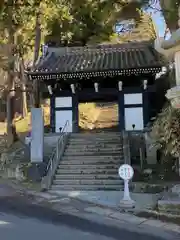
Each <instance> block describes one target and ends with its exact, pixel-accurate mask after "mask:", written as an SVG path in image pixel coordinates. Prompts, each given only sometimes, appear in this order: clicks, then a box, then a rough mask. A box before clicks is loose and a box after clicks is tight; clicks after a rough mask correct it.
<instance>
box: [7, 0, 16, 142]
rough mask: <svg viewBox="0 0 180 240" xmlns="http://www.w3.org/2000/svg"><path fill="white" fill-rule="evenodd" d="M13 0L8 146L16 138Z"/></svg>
mask: <svg viewBox="0 0 180 240" xmlns="http://www.w3.org/2000/svg"><path fill="white" fill-rule="evenodd" d="M12 14H13V1H11V4H10V5H9V9H8V20H9V22H8V29H7V31H8V44H9V46H10V48H11V50H10V51H9V56H8V79H7V80H8V95H7V141H8V146H10V145H11V144H12V143H13V142H14V141H15V140H16V139H17V134H16V127H15V123H14V121H13V120H14V114H15V111H14V110H15V109H14V107H15V106H14V105H15V83H14V70H15V59H14V57H15V56H14V49H13V46H15V43H16V41H15V31H14V29H13V20H12Z"/></svg>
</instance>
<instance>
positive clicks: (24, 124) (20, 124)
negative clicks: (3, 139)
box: [0, 106, 50, 135]
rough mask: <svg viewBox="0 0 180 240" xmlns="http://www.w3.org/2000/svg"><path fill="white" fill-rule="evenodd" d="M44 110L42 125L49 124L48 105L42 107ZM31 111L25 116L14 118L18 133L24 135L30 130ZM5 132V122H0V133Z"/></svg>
mask: <svg viewBox="0 0 180 240" xmlns="http://www.w3.org/2000/svg"><path fill="white" fill-rule="evenodd" d="M43 111H44V125H45V126H47V125H49V124H50V109H49V107H48V106H46V107H43ZM30 124H31V113H28V115H27V117H25V118H23V119H19V120H15V125H16V131H17V133H18V134H20V135H26V134H27V132H28V131H30ZM4 133H6V123H1V124H0V134H4Z"/></svg>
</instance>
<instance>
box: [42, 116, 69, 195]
mask: <svg viewBox="0 0 180 240" xmlns="http://www.w3.org/2000/svg"><path fill="white" fill-rule="evenodd" d="M69 126H70V124H69V121H68V120H67V121H66V123H65V125H64V127H63V129H62V131H61V132H62V135H61V136H60V137H59V139H58V141H57V145H56V147H55V149H54V150H53V152H52V154H51V157H50V159H49V162H48V165H47V168H46V175H45V176H44V177H43V179H42V182H41V187H42V189H46V190H47V189H49V188H50V186H51V183H52V179H53V176H54V174H55V171H56V169H57V167H58V164H59V160H60V158H61V156H62V154H63V152H64V149H65V145H66V141H67V137H68V135H69V132H68V127H69Z"/></svg>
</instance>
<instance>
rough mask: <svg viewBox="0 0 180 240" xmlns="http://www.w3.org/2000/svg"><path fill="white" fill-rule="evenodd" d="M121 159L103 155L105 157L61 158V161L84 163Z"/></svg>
mask: <svg viewBox="0 0 180 240" xmlns="http://www.w3.org/2000/svg"><path fill="white" fill-rule="evenodd" d="M119 159H122V157H121V156H119V155H105V156H102V155H100V156H98V157H96V156H82V155H81V156H63V157H62V160H61V161H71V160H79V161H86V160H94V161H97V160H98V161H101V160H104V161H110V160H119Z"/></svg>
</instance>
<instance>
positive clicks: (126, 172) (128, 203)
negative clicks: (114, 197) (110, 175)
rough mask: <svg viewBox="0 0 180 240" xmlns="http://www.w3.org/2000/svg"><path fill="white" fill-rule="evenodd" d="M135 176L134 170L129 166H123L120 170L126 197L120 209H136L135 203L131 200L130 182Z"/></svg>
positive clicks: (121, 202)
mask: <svg viewBox="0 0 180 240" xmlns="http://www.w3.org/2000/svg"><path fill="white" fill-rule="evenodd" d="M133 175H134V170H133V168H132V167H131V166H130V165H128V164H123V165H121V166H120V168H119V176H120V178H122V179H123V180H124V196H123V199H122V200H121V201H120V207H124V208H134V207H135V202H134V201H133V200H132V199H131V197H130V193H129V180H130V179H132V177H133Z"/></svg>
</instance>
